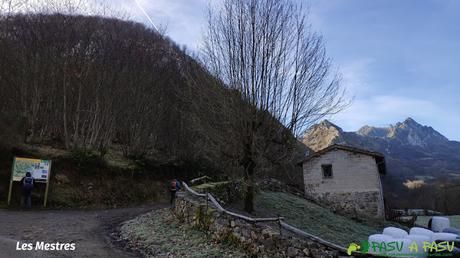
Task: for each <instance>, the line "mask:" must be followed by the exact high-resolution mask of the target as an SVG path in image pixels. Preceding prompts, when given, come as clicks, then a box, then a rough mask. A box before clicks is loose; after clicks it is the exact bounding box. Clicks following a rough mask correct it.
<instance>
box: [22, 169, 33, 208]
mask: <svg viewBox="0 0 460 258" xmlns="http://www.w3.org/2000/svg"><path fill="white" fill-rule="evenodd" d="M34 185H35V179H34V178H33V177H32V175H31V174H30V172H27V173H26V176H25V177H23V178H22V179H21V189H22V196H21V207H22V208H27V209H30V208H31V207H32V190H33V189H34Z"/></svg>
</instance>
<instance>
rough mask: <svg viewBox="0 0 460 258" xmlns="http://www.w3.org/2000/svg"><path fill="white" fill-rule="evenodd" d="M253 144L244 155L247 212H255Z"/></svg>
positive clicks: (245, 205)
mask: <svg viewBox="0 0 460 258" xmlns="http://www.w3.org/2000/svg"><path fill="white" fill-rule="evenodd" d="M251 150H252V148H251V144H249V146H247V147H246V151H245V157H244V159H243V160H244V163H243V164H244V168H245V172H246V174H245V180H244V181H245V186H246V189H245V197H244V210H245V211H246V212H249V213H252V212H254V190H255V189H254V174H255V169H256V163H255V162H254V160H253V157H252V151H251Z"/></svg>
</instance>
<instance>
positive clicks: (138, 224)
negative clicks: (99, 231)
mask: <svg viewBox="0 0 460 258" xmlns="http://www.w3.org/2000/svg"><path fill="white" fill-rule="evenodd" d="M120 234H121V238H122V239H123V240H125V241H127V242H128V245H129V246H130V247H131V248H132V249H134V250H137V251H138V252H140V253H142V254H143V255H142V256H145V257H195V258H205V257H206V258H207V257H247V255H246V254H245V253H244V252H242V251H241V250H239V249H238V248H235V247H234V246H230V245H226V244H222V243H216V242H215V241H213V240H212V239H211V237H210V236H209V235H206V233H204V232H202V231H198V230H195V229H192V228H191V227H190V226H189V225H185V224H182V223H180V222H179V221H178V220H177V219H176V218H175V217H174V216H172V215H171V212H170V210H169V209H161V210H155V211H152V212H149V213H147V214H144V215H141V216H139V217H137V218H134V219H132V220H129V221H127V222H125V223H123V225H122V227H121V232H120Z"/></svg>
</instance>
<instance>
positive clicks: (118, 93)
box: [0, 14, 300, 176]
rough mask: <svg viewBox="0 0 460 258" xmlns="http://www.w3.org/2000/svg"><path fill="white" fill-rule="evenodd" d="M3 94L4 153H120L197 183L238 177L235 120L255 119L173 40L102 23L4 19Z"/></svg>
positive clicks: (131, 25)
mask: <svg viewBox="0 0 460 258" xmlns="http://www.w3.org/2000/svg"><path fill="white" fill-rule="evenodd" d="M0 87H1V91H0V98H1V99H2V101H1V102H0V128H1V130H0V131H1V133H0V137H1V138H0V145H2V146H6V147H8V148H11V147H17V146H20V145H21V144H24V143H25V144H33V145H37V144H38V145H48V146H53V147H55V148H60V149H65V150H68V151H71V152H77V151H78V152H79V153H86V152H97V153H98V154H99V155H101V156H104V155H105V154H106V153H107V152H108V151H109V150H110V149H116V150H120V151H122V153H123V155H124V156H125V157H127V158H129V159H132V160H143V161H144V162H151V163H162V164H170V165H173V166H183V165H187V169H188V170H189V173H190V175H189V176H193V175H194V174H198V173H207V174H210V173H220V174H222V173H224V174H228V175H237V174H238V172H239V171H240V164H239V162H240V157H241V155H240V154H241V141H239V139H238V130H239V124H238V123H237V122H235V120H234V117H235V116H236V115H237V114H241V112H253V111H254V108H252V107H250V106H249V105H248V104H244V103H245V102H243V101H242V99H241V97H240V95H239V94H238V93H236V91H232V90H229V89H227V88H225V87H223V86H222V85H221V83H220V82H219V81H218V80H216V79H214V78H213V77H212V76H210V75H209V74H208V73H207V72H206V70H205V69H204V68H202V66H201V65H200V64H199V63H198V62H197V61H195V60H194V59H193V58H191V57H190V56H189V55H187V53H186V52H185V51H183V50H181V49H180V48H179V47H178V46H177V45H175V44H174V43H173V42H172V41H171V40H169V39H168V38H166V37H164V36H163V35H160V34H159V33H158V32H156V31H154V30H152V29H149V28H146V27H145V26H144V25H141V24H139V23H135V22H131V21H123V20H119V19H114V18H102V17H97V16H77V15H74V16H72V15H61V14H52V15H44V14H27V15H15V16H8V17H3V18H2V20H1V21H0ZM249 110H251V111H249ZM256 112H257V111H256ZM280 128H282V127H280ZM280 131H283V129H281V130H280ZM258 137H259V138H264V137H265V136H264V135H263V131H261V135H259V136H258ZM270 137H272V138H273V137H275V138H276V137H277V136H276V135H275V136H273V135H271V136H270ZM279 148H283V146H279V144H277V145H276V146H274V147H273V148H271V149H270V151H273V152H274V153H276V152H277V149H279ZM268 156H269V155H268ZM260 159H266V160H268V159H267V158H266V157H260ZM280 167H282V168H283V171H291V170H292V169H293V168H294V167H295V166H293V163H292V161H290V160H288V161H286V163H284V164H282V163H277V164H275V165H273V166H270V168H268V169H266V170H265V172H266V173H269V172H270V169H271V170H276V169H278V168H280ZM299 175H300V174H299ZM281 176H284V175H281Z"/></svg>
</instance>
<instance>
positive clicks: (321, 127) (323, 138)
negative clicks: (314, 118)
mask: <svg viewBox="0 0 460 258" xmlns="http://www.w3.org/2000/svg"><path fill="white" fill-rule="evenodd" d="M342 134H343V130H342V128H340V127H338V126H337V125H335V124H333V123H331V122H330V121H328V120H323V121H322V122H321V123H319V124H316V125H313V126H312V127H310V128H309V129H308V130H307V131H306V132H305V134H304V135H303V136H302V139H301V141H302V143H304V144H305V145H307V146H308V147H309V148H310V149H312V150H313V151H318V150H321V149H323V148H326V147H327V146H329V145H331V144H333V143H335V142H337V140H338V139H340V138H341V136H342ZM306 143H308V144H306Z"/></svg>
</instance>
